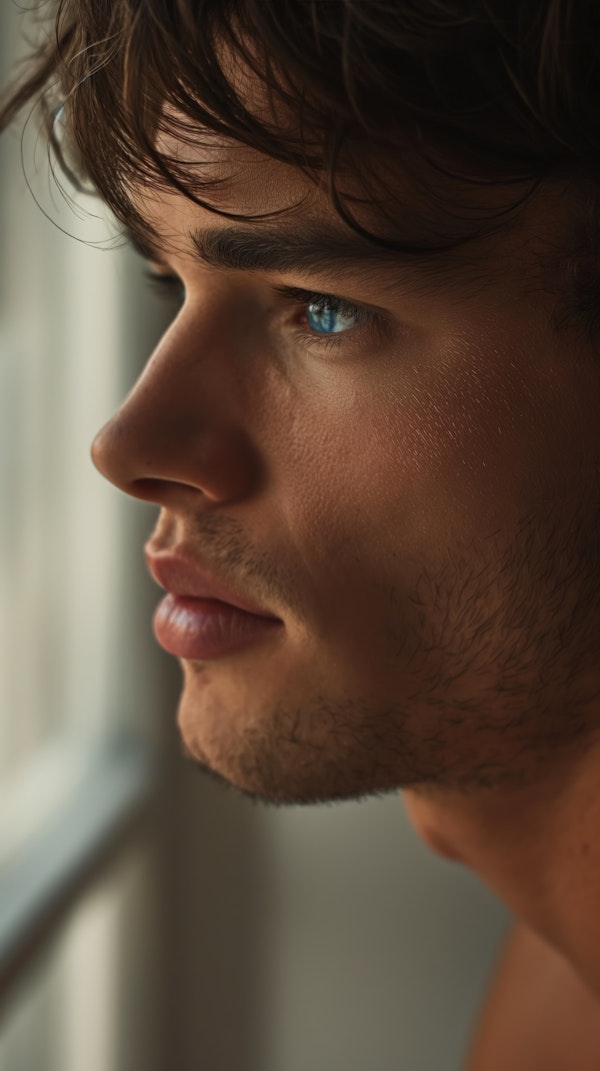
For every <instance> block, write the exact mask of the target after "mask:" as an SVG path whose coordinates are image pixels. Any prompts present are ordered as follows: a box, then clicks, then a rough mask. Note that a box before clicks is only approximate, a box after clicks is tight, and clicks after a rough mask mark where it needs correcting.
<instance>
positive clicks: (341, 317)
mask: <svg viewBox="0 0 600 1071" xmlns="http://www.w3.org/2000/svg"><path fill="white" fill-rule="evenodd" d="M364 319H365V317H364V314H363V313H362V311H361V310H360V309H359V308H357V306H356V305H351V304H350V303H349V302H347V301H341V300H339V299H338V298H333V297H329V296H327V297H324V298H323V299H322V300H321V301H312V302H311V303H310V304H309V305H307V308H306V322H307V324H308V326H309V327H310V329H311V331H315V332H316V333H317V334H318V335H339V334H341V332H342V331H350V330H351V329H352V328H353V327H358V326H359V325H360V324H361V323H364Z"/></svg>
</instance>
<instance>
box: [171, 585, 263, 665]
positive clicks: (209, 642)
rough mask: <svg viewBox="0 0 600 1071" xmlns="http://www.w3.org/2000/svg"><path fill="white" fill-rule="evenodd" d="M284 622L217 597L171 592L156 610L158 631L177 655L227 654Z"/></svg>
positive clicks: (258, 639) (206, 656)
mask: <svg viewBox="0 0 600 1071" xmlns="http://www.w3.org/2000/svg"><path fill="white" fill-rule="evenodd" d="M281 627H282V622H281V621H280V620H279V619H278V618H275V617H262V616H260V615H259V614H250V613H247V611H246V610H240V609H238V607H237V606H232V605H231V604H230V603H227V602H219V601H218V600H217V599H195V598H191V597H189V596H187V595H186V596H184V595H167V596H166V597H165V598H164V599H163V600H162V602H160V603H159V605H158V607H157V610H156V612H155V614H154V635H155V636H156V639H157V640H158V642H159V644H160V645H161V647H164V649H165V651H168V652H169V654H172V655H176V656H177V658H188V659H197V660H208V659H213V658H224V657H225V656H226V655H230V654H234V653H235V652H236V651H241V650H243V649H244V648H246V647H251V646H253V645H254V644H256V643H260V642H261V641H262V640H265V639H267V638H268V637H269V636H272V635H273V633H274V632H275V630H276V629H279V628H281Z"/></svg>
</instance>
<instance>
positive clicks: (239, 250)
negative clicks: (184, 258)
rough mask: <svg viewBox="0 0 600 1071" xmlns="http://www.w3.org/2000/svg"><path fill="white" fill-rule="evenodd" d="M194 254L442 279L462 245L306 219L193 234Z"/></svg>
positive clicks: (240, 262)
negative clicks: (376, 234) (371, 234)
mask: <svg viewBox="0 0 600 1071" xmlns="http://www.w3.org/2000/svg"><path fill="white" fill-rule="evenodd" d="M126 235H127V237H128V239H129V241H130V242H131V245H132V246H133V247H134V249H136V250H137V252H138V253H139V254H140V255H141V256H143V257H145V258H146V259H148V260H154V261H156V262H157V263H159V264H161V263H164V260H165V253H164V252H163V251H161V249H160V247H159V246H158V245H154V243H152V242H151V241H150V240H149V239H147V238H146V237H145V236H140V235H138V234H136V233H134V232H132V231H130V230H128V231H127V232H126ZM189 242H190V244H191V247H192V250H193V255H194V256H195V258H196V259H198V260H199V261H200V262H201V263H202V264H206V265H209V266H211V267H214V268H218V269H221V270H223V269H225V270H229V271H240V272H278V273H281V274H284V273H294V272H297V273H318V272H326V273H333V274H335V275H336V276H339V277H340V278H341V277H344V276H350V275H352V274H356V273H357V272H358V271H359V270H361V269H362V268H364V267H365V265H366V264H367V263H368V264H370V265H372V266H373V267H375V268H376V267H383V266H387V267H388V268H392V269H393V273H394V276H395V277H396V279H398V278H399V277H400V276H401V275H407V274H408V272H409V271H410V274H411V275H412V277H413V281H415V276H417V277H418V276H421V278H422V279H423V278H424V277H425V276H427V277H431V278H432V279H433V278H438V279H439V278H440V277H441V276H443V275H444V274H446V273H447V272H448V271H449V270H450V268H451V267H452V268H453V269H454V270H455V269H456V249H446V250H439V249H426V248H423V247H422V248H418V247H416V246H415V245H412V246H411V245H410V244H408V243H407V245H406V246H405V247H404V248H398V249H386V248H385V247H384V246H381V245H377V244H376V243H374V242H373V241H371V240H370V239H369V238H367V237H364V236H363V235H361V234H360V233H358V232H354V231H347V232H343V231H340V230H337V229H334V228H331V227H330V228H327V227H325V226H322V225H321V226H318V225H315V224H312V223H304V224H302V225H301V226H300V227H299V226H298V225H296V227H294V228H291V227H288V228H284V227H281V226H280V227H278V229H277V230H275V229H272V230H269V229H267V228H265V227H264V226H263V227H262V228H260V229H259V228H258V227H257V228H252V227H248V226H247V225H246V226H224V227H211V228H205V229H201V230H196V231H192V232H191V233H190V234H189Z"/></svg>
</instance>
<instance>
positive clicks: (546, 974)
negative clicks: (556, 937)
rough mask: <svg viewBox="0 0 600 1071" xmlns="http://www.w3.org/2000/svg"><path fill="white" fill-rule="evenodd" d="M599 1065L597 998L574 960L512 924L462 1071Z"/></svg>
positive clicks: (545, 1070)
mask: <svg viewBox="0 0 600 1071" xmlns="http://www.w3.org/2000/svg"><path fill="white" fill-rule="evenodd" d="M508 1068H510V1071H600V1003H599V1002H598V1001H597V1000H596V998H595V997H594V996H593V994H592V993H591V992H590V991H589V989H588V988H587V986H585V985H584V983H583V982H582V981H581V979H580V978H579V977H578V976H577V974H576V973H575V972H574V970H573V968H572V967H571V965H570V964H569V963H568V962H567V960H565V959H564V958H563V957H562V956H561V955H560V954H559V953H558V952H556V951H555V949H553V948H552V947H551V946H550V945H548V944H547V943H546V942H545V941H543V940H542V939H541V938H540V937H538V936H537V935H536V934H535V933H534V932H533V931H532V930H530V929H529V927H527V926H525V925H524V924H522V923H519V924H517V925H516V926H515V927H514V928H513V930H512V932H511V934H510V936H509V939H508V941H507V943H506V946H505V948H504V950H503V952H502V956H501V958H500V962H499V964H498V968H497V970H496V973H495V975H494V977H493V979H492V984H491V986H490V990H489V993H488V995H487V998H486V1001H485V1004H484V1007H483V1013H482V1016H481V1018H480V1021H479V1023H478V1024H477V1027H476V1031H475V1034H474V1037H473V1041H472V1045H471V1051H470V1054H469V1058H468V1061H467V1064H466V1068H465V1071H507V1069H508Z"/></svg>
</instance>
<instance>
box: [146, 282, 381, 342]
mask: <svg viewBox="0 0 600 1071" xmlns="http://www.w3.org/2000/svg"><path fill="white" fill-rule="evenodd" d="M144 275H145V277H146V280H147V282H148V284H149V285H150V286H151V287H152V288H153V289H155V290H156V291H157V292H158V293H159V294H160V296H161V297H163V298H164V297H169V296H172V297H177V298H179V299H180V300H181V302H182V303H183V300H184V297H185V289H184V286H183V283H182V282H181V280H180V279H179V277H178V276H177V275H170V274H168V273H162V272H153V271H145V272H144ZM274 290H275V292H276V293H278V294H281V295H282V296H283V297H284V298H286V299H287V300H288V301H293V302H294V303H295V304H298V305H303V306H304V307H305V308H307V307H308V306H309V305H313V306H314V307H316V308H317V309H319V310H322V311H325V310H330V311H332V312H336V313H339V314H340V315H341V316H347V317H353V318H355V319H356V320H357V324H356V328H350V329H349V330H348V331H340V332H337V333H333V334H323V335H319V334H318V333H316V332H314V331H310V330H309V329H306V330H304V331H301V332H300V340H301V341H303V342H307V343H309V344H310V345H317V346H321V347H324V348H333V347H335V346H339V345H340V344H341V343H342V342H343V341H344V340H345V341H346V342H347V341H348V335H350V334H354V331H355V330H357V329H360V328H362V327H367V326H370V327H371V328H373V329H377V330H379V331H381V330H382V327H383V317H381V316H379V315H378V314H377V313H375V312H372V311H369V310H367V309H365V308H364V307H363V306H362V305H355V304H354V303H353V302H352V301H348V300H347V298H340V297H335V295H334V294H324V293H322V292H321V291H317V290H303V289H302V288H300V287H295V286H276V287H274Z"/></svg>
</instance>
